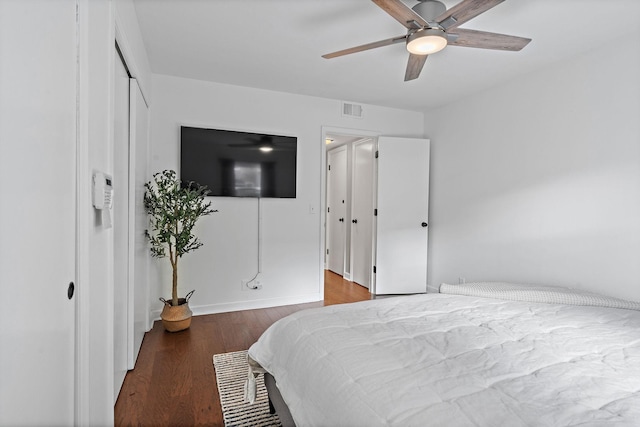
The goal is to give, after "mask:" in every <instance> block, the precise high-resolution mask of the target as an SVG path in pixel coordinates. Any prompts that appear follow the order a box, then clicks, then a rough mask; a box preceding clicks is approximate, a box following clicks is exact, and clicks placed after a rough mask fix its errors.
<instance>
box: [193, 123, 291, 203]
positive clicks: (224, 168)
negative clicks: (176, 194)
mask: <svg viewBox="0 0 640 427" xmlns="http://www.w3.org/2000/svg"><path fill="white" fill-rule="evenodd" d="M297 149H298V139H297V138H296V137H292V136H279V135H268V134H262V133H250V132H237V131H230V130H220V129H204V128H195V127H187V126H182V127H181V129H180V179H181V180H182V182H183V184H186V183H188V182H191V181H193V182H197V183H198V184H201V185H206V186H207V187H208V188H209V196H224V197H274V198H295V197H296V156H297Z"/></svg>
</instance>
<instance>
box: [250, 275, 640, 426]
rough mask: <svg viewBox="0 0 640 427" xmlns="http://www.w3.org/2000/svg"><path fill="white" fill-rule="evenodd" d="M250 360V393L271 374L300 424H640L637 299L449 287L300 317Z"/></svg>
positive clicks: (254, 350)
mask: <svg viewBox="0 0 640 427" xmlns="http://www.w3.org/2000/svg"><path fill="white" fill-rule="evenodd" d="M248 354H249V363H250V372H249V381H248V384H247V398H248V399H249V400H251V397H252V395H253V393H254V391H253V387H254V385H253V384H254V379H255V377H256V376H257V375H261V374H263V373H264V374H266V375H267V376H269V377H272V378H274V379H275V383H276V385H277V390H276V391H275V393H276V394H279V395H281V398H282V400H283V401H284V403H285V404H286V409H285V411H286V412H288V413H289V414H290V416H291V418H292V420H293V422H295V425H297V426H298V427H303V426H378V425H394V426H510V427H515V426H575V425H580V426H603V425H607V426H608V425H620V426H638V425H640V303H638V302H633V301H625V300H620V299H615V298H608V297H603V296H599V295H595V294H590V293H585V292H578V291H572V290H568V289H562V288H551V287H534V286H523V285H513V284H506V283H473V284H467V285H447V284H443V285H441V287H440V293H438V294H425V295H414V296H405V297H393V298H384V299H377V300H372V301H364V302H359V303H353V304H343V305H335V306H328V307H322V308H317V309H310V310H304V311H300V312H297V313H294V314H292V315H290V316H288V317H286V318H284V319H281V320H279V321H278V322H276V323H274V324H273V325H272V326H271V327H270V328H269V329H268V330H267V331H265V333H264V334H263V335H262V336H261V337H260V339H259V340H258V341H257V342H256V343H255V344H254V345H253V346H251V348H250V349H249V352H248ZM271 393H274V391H271ZM283 415H284V416H283V418H284V419H287V416H286V415H285V414H283ZM285 424H286V423H285Z"/></svg>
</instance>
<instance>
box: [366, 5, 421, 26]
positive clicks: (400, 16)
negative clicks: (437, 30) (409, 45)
mask: <svg viewBox="0 0 640 427" xmlns="http://www.w3.org/2000/svg"><path fill="white" fill-rule="evenodd" d="M372 1H373V2H374V3H375V4H376V5H378V7H380V8H381V9H382V10H384V11H385V12H387V13H388V14H389V15H391V16H392V17H393V18H395V20H396V21H398V22H399V23H401V24H402V25H404V26H405V27H407V28H408V29H410V30H411V29H418V28H422V27H425V26H427V25H429V24H428V23H427V21H425V20H424V19H423V18H422V17H421V16H420V15H418V14H417V13H415V12H414V11H413V10H412V9H410V8H409V7H408V6H406V5H405V4H404V3H402V2H401V1H400V0H372ZM415 23H417V24H418V25H416V24H415Z"/></svg>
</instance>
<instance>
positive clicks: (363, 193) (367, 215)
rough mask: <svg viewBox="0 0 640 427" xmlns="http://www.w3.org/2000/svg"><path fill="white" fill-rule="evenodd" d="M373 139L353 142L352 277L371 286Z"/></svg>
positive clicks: (355, 280) (359, 282) (361, 283)
mask: <svg viewBox="0 0 640 427" xmlns="http://www.w3.org/2000/svg"><path fill="white" fill-rule="evenodd" d="M374 148H375V144H374V141H373V140H371V139H367V140H364V141H361V142H356V143H354V144H353V169H352V171H353V181H352V185H353V191H352V198H351V224H350V225H351V273H352V274H351V278H352V280H353V281H354V282H356V283H358V284H360V285H362V286H364V287H366V288H370V286H371V274H372V266H373V265H372V253H373V252H372V250H373V208H374V202H373V196H374V182H375V180H374V176H375V175H374V174H375V168H374Z"/></svg>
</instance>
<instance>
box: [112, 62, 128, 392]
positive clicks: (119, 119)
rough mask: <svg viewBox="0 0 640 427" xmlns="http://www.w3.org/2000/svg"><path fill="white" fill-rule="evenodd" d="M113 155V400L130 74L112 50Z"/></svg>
mask: <svg viewBox="0 0 640 427" xmlns="http://www.w3.org/2000/svg"><path fill="white" fill-rule="evenodd" d="M114 64H115V65H114V68H115V79H114V129H113V131H114V133H113V144H114V155H113V260H114V263H113V267H114V269H113V283H114V292H113V295H114V298H113V302H114V306H113V309H114V317H113V319H114V325H113V326H114V329H113V349H114V358H113V369H114V384H113V386H114V396H113V401H114V402H115V401H116V400H117V398H118V393H120V388H121V387H122V382H123V381H124V377H125V375H126V374H127V370H128V351H129V344H128V340H129V335H128V333H129V331H128V324H129V276H130V271H129V247H130V243H129V150H130V148H129V74H128V73H127V70H126V69H125V67H124V65H123V63H122V61H121V60H120V56H119V55H118V53H117V52H115V61H114Z"/></svg>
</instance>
